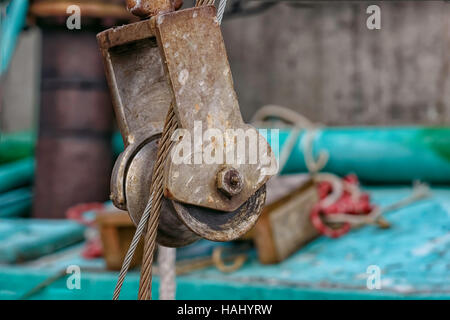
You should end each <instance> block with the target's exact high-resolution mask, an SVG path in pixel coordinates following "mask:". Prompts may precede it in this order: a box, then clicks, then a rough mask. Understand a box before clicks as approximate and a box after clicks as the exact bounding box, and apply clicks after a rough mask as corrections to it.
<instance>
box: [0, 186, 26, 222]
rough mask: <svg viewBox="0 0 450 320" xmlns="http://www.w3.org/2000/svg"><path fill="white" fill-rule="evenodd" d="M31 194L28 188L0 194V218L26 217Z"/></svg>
mask: <svg viewBox="0 0 450 320" xmlns="http://www.w3.org/2000/svg"><path fill="white" fill-rule="evenodd" d="M32 198H33V194H32V192H31V188H30V187H25V188H20V189H16V190H12V191H8V192H5V193H2V194H0V218H19V217H25V216H28V215H29V213H30V210H31V202H32Z"/></svg>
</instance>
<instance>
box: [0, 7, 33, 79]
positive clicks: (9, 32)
mask: <svg viewBox="0 0 450 320" xmlns="http://www.w3.org/2000/svg"><path fill="white" fill-rule="evenodd" d="M27 10H28V1H27V0H12V1H10V2H9V4H8V6H7V7H6V16H5V17H3V16H0V19H1V20H0V25H1V28H0V32H1V36H0V50H1V53H0V56H1V57H2V59H1V60H0V75H1V74H3V73H4V72H5V71H6V70H7V68H8V66H9V62H10V61H11V58H12V55H13V53H14V49H15V46H16V42H17V38H18V36H19V33H20V31H21V30H22V28H23V26H24V24H25V17H26V15H27Z"/></svg>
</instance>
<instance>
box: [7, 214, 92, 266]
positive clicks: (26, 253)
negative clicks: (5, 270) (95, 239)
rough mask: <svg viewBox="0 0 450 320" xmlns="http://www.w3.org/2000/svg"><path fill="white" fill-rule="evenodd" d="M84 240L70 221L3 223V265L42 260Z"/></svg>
mask: <svg viewBox="0 0 450 320" xmlns="http://www.w3.org/2000/svg"><path fill="white" fill-rule="evenodd" d="M83 239H84V227H83V226H82V225H80V224H78V223H76V222H73V221H70V220H38V219H0V263H18V262H24V261H27V260H30V259H35V258H39V257H41V256H44V255H46V254H50V253H53V252H55V251H56V250H58V249H61V248H64V247H67V246H69V245H72V244H74V243H77V242H80V241H82V240H83Z"/></svg>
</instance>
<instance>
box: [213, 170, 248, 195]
mask: <svg viewBox="0 0 450 320" xmlns="http://www.w3.org/2000/svg"><path fill="white" fill-rule="evenodd" d="M243 188H244V183H243V179H242V175H241V174H240V173H239V171H237V170H236V169H234V168H223V169H222V170H220V171H219V172H218V173H217V189H219V190H220V191H221V192H222V193H224V194H225V195H226V196H228V197H232V196H235V195H237V194H239V193H240V192H241V191H242V189H243Z"/></svg>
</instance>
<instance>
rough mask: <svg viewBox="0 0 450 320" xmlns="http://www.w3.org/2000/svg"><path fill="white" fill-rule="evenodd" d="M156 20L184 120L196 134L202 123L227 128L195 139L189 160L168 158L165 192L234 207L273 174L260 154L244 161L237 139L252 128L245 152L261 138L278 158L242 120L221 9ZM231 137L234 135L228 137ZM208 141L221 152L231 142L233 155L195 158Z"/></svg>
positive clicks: (195, 202)
mask: <svg viewBox="0 0 450 320" xmlns="http://www.w3.org/2000/svg"><path fill="white" fill-rule="evenodd" d="M155 20H156V28H155V30H156V36H157V39H158V45H159V48H160V50H161V56H162V57H163V59H162V60H163V62H164V66H165V68H166V74H167V78H168V81H169V84H170V88H171V91H172V93H173V96H174V99H175V106H174V109H175V113H176V115H177V119H178V123H179V126H180V127H181V128H183V129H185V130H187V131H188V132H190V136H191V137H194V135H195V134H196V132H195V130H196V128H197V129H198V128H199V127H200V126H201V128H202V130H204V131H206V130H208V129H214V130H216V132H219V133H221V134H222V139H220V140H219V139H218V140H214V141H203V145H202V146H201V147H200V148H198V149H197V150H196V148H195V145H194V147H193V148H192V149H191V154H187V155H183V158H184V159H185V160H186V161H183V162H182V163H176V162H174V161H168V162H167V166H168V167H167V174H166V175H165V176H166V180H165V190H164V194H165V196H166V197H168V198H170V199H173V200H177V201H179V202H182V203H186V204H191V205H196V206H201V207H205V208H210V209H215V210H221V211H228V212H229V211H234V210H236V209H237V208H239V207H240V206H241V205H243V204H244V202H245V201H247V200H248V199H249V198H250V197H251V196H252V195H253V194H254V193H255V192H256V191H257V190H258V189H260V188H261V187H262V186H263V185H264V183H265V182H266V181H267V180H268V179H269V178H270V176H269V175H267V174H266V173H265V172H264V170H262V169H263V166H264V164H263V163H262V161H261V159H259V158H258V159H256V161H255V162H254V163H250V161H249V159H248V158H250V157H248V158H247V159H243V161H242V162H243V163H239V161H238V156H244V157H245V154H244V155H238V154H237V153H238V152H239V151H240V150H239V149H238V145H237V142H236V139H245V133H246V132H247V131H248V130H249V132H251V133H253V134H254V136H255V137H256V139H255V140H254V141H249V143H248V145H247V146H246V148H245V150H243V151H244V153H245V152H247V151H248V149H249V147H250V144H251V143H260V145H259V146H254V147H255V148H254V149H255V152H257V151H258V150H261V149H263V148H261V147H262V146H261V144H264V147H265V149H266V150H267V152H268V155H267V156H268V157H270V158H271V161H272V162H273V163H274V162H275V159H274V156H273V154H272V153H271V149H270V146H269V145H268V144H267V142H266V141H265V140H264V138H263V137H262V136H260V135H259V134H258V132H257V131H256V129H254V128H253V127H251V126H250V125H248V124H245V123H244V121H243V120H242V116H241V113H240V109H239V104H238V101H237V97H236V93H235V91H234V88H233V79H232V76H231V70H230V66H229V64H228V59H227V54H226V50H225V45H224V42H223V38H222V33H221V31H220V26H219V24H218V22H217V18H216V9H215V7H214V6H201V7H196V8H190V9H186V10H181V11H177V12H170V13H164V14H159V15H158V16H157V17H156V19H155ZM239 131H240V137H239V136H236V135H234V136H231V137H228V134H229V135H231V134H230V133H231V132H233V133H237V135H239ZM200 134H201V133H200ZM227 137H228V138H231V139H229V140H228V141H225V140H226V138H227ZM244 142H245V141H244ZM261 142H262V143H261ZM180 143H183V142H180ZM194 144H195V138H194ZM207 144H210V146H209V152H212V153H220V152H222V154H224V150H225V149H226V148H227V147H230V144H231V145H232V146H231V147H232V148H229V149H230V150H231V149H232V150H234V151H233V152H234V155H233V157H232V158H233V159H232V160H231V161H228V162H227V163H226V165H224V163H225V157H223V158H222V161H223V162H222V163H220V162H219V163H213V164H208V163H205V161H201V162H200V163H196V161H195V159H196V156H197V158H201V157H202V156H203V154H204V152H205V148H206V147H207ZM196 153H200V154H197V155H196ZM227 175H228V176H230V177H228V179H229V178H232V179H233V178H234V179H235V182H234V187H238V188H233V183H232V182H233V181H224V179H223V178H224V177H225V178H226V176H227ZM226 179H227V178H226ZM226 179H225V180H226ZM223 182H225V183H223ZM224 184H228V185H227V186H224Z"/></svg>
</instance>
